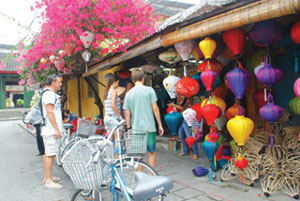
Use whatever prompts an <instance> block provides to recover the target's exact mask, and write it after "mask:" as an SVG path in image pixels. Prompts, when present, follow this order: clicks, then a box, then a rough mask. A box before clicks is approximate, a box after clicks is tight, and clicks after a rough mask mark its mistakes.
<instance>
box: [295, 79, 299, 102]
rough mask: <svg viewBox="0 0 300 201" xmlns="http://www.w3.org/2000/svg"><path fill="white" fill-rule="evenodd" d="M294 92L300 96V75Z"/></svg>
mask: <svg viewBox="0 0 300 201" xmlns="http://www.w3.org/2000/svg"><path fill="white" fill-rule="evenodd" d="M294 92H295V94H296V95H297V96H298V97H300V77H299V78H298V79H297V80H296V82H295V83H294Z"/></svg>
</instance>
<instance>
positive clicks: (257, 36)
mask: <svg viewBox="0 0 300 201" xmlns="http://www.w3.org/2000/svg"><path fill="white" fill-rule="evenodd" d="M249 35H250V38H251V40H252V41H253V43H254V44H255V45H256V46H259V47H263V46H264V47H269V46H270V45H271V44H274V43H277V42H279V41H280V40H281V39H282V38H283V28H282V25H281V24H280V22H278V21H276V20H272V19H271V20H265V21H261V22H257V23H256V24H254V25H253V27H252V28H251V30H250V33H249Z"/></svg>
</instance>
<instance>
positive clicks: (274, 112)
mask: <svg viewBox="0 0 300 201" xmlns="http://www.w3.org/2000/svg"><path fill="white" fill-rule="evenodd" d="M282 112H283V111H282V108H281V107H279V106H278V105H275V104H274V100H273V96H272V95H271V94H269V97H268V103H267V104H266V105H265V106H263V107H262V108H260V109H259V114H260V116H261V117H262V119H263V120H265V121H267V122H268V123H269V124H273V123H275V122H276V121H278V120H279V119H280V118H281V117H282Z"/></svg>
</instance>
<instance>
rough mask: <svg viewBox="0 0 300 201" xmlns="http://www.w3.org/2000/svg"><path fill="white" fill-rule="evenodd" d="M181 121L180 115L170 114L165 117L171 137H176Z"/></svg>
mask: <svg viewBox="0 0 300 201" xmlns="http://www.w3.org/2000/svg"><path fill="white" fill-rule="evenodd" d="M182 121H183V117H182V114H181V113H178V112H171V113H169V114H166V115H165V122H166V124H167V126H168V128H169V130H170V131H171V133H172V135H174V136H175V135H177V132H178V129H179V128H180V126H181V124H182Z"/></svg>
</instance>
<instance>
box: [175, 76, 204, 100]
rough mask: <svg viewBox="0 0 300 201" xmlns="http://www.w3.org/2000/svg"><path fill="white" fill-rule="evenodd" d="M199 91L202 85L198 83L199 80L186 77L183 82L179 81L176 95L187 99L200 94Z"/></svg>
mask: <svg viewBox="0 0 300 201" xmlns="http://www.w3.org/2000/svg"><path fill="white" fill-rule="evenodd" d="M199 90H200V85H199V83H198V82H197V80H195V79H193V78H190V77H184V78H182V79H181V80H179V81H178V82H177V84H176V93H177V94H178V95H182V96H184V97H186V98H189V97H192V96H194V95H196V94H198V92H199Z"/></svg>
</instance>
